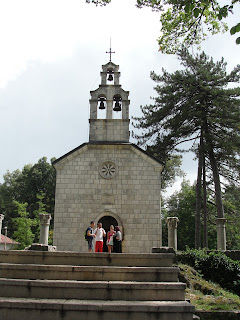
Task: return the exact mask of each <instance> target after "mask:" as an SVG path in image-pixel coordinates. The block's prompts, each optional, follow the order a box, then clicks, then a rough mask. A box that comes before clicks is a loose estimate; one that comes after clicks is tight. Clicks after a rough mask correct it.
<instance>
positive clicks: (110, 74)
mask: <svg viewBox="0 0 240 320" xmlns="http://www.w3.org/2000/svg"><path fill="white" fill-rule="evenodd" d="M107 80H108V81H113V75H112V71H109V75H108V78H107Z"/></svg>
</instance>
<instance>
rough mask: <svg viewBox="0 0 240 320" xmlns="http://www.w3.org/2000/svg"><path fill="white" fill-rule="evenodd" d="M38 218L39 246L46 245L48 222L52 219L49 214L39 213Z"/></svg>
mask: <svg viewBox="0 0 240 320" xmlns="http://www.w3.org/2000/svg"><path fill="white" fill-rule="evenodd" d="M39 218H40V241H39V242H40V244H44V245H48V234H49V225H50V220H51V219H52V217H51V215H50V214H49V213H39Z"/></svg>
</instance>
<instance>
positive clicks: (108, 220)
mask: <svg viewBox="0 0 240 320" xmlns="http://www.w3.org/2000/svg"><path fill="white" fill-rule="evenodd" d="M96 221H97V222H101V223H102V227H103V229H104V230H105V231H106V233H107V232H108V231H109V230H110V226H111V225H113V226H114V227H116V226H119V228H120V230H121V232H122V236H123V226H122V222H121V220H120V218H119V217H118V215H117V214H115V213H113V212H109V211H105V212H103V213H102V214H100V215H99V216H98V217H97V219H96ZM106 241H107V237H104V238H103V252H108V248H107V245H106Z"/></svg>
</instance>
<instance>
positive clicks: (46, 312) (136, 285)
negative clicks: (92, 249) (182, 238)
mask: <svg viewBox="0 0 240 320" xmlns="http://www.w3.org/2000/svg"><path fill="white" fill-rule="evenodd" d="M173 258H174V254H173V253H150V254H124V253H123V254H116V253H113V254H107V253H79V252H39V251H0V319H5V320H18V319H21V320H25V319H28V320H35V319H36V320H39V319H44V320H53V319H54V320H60V319H61V320H75V319H76V320H110V319H111V320H112V319H118V320H135V319H137V320H157V319H158V320H190V319H191V320H192V319H193V312H194V307H193V306H192V305H191V304H190V303H188V302H187V301H185V284H183V283H180V282H178V268H176V267H172V263H173Z"/></svg>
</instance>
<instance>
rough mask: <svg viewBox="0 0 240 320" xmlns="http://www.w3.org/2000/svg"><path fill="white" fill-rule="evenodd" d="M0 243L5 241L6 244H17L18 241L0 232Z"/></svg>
mask: <svg viewBox="0 0 240 320" xmlns="http://www.w3.org/2000/svg"><path fill="white" fill-rule="evenodd" d="M0 240H1V241H0V243H7V244H19V242H17V241H15V240H13V239H11V238H8V237H6V236H4V235H3V234H1V239H0Z"/></svg>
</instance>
